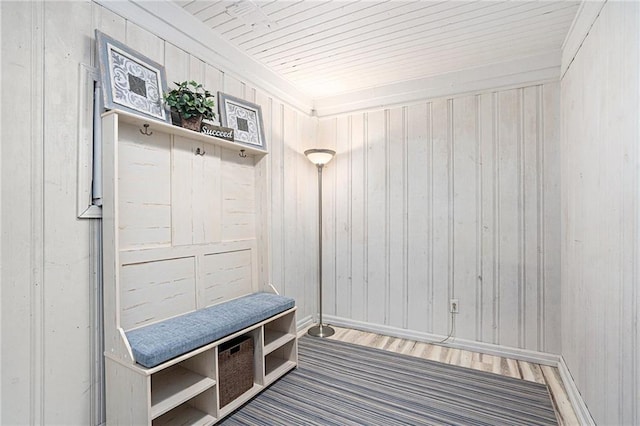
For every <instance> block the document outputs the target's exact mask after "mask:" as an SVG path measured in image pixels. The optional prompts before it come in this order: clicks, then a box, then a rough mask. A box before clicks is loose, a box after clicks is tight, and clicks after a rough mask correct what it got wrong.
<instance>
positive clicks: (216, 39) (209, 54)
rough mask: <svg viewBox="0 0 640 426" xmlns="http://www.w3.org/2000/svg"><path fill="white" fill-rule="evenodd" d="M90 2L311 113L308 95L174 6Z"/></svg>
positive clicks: (141, 1) (137, 1) (135, 1)
mask: <svg viewBox="0 0 640 426" xmlns="http://www.w3.org/2000/svg"><path fill="white" fill-rule="evenodd" d="M94 1H95V2H96V3H98V4H100V5H101V6H103V7H105V8H106V9H109V10H111V11H112V12H114V13H116V14H118V15H120V16H122V17H123V18H125V19H127V20H129V21H131V22H133V23H135V24H136V25H139V26H140V27H142V28H144V29H146V30H148V31H151V32H152V33H153V34H156V35H157V36H159V37H161V38H162V39H164V40H166V41H168V42H169V43H171V44H174V45H175V46H177V47H179V48H181V49H183V50H185V51H186V52H189V53H190V54H192V55H194V56H196V57H198V58H200V59H202V60H204V61H205V62H208V63H209V64H211V65H214V66H216V67H218V68H219V69H220V70H221V71H223V72H225V73H227V74H229V75H232V76H234V77H237V78H239V79H240V80H244V81H246V82H249V83H251V84H254V85H256V87H257V88H258V89H260V90H264V91H266V92H268V93H270V94H272V95H274V96H276V97H278V98H279V99H281V100H282V101H284V102H286V103H288V104H290V105H291V106H293V107H295V108H298V109H300V110H301V111H302V112H304V113H306V114H310V113H311V109H312V105H313V101H312V99H311V98H310V97H309V96H308V95H306V94H305V93H303V92H302V91H300V90H299V89H298V88H297V87H295V86H294V85H292V84H291V83H290V82H289V81H287V80H285V79H283V78H282V77H280V76H279V75H277V74H276V73H275V72H273V71H271V70H269V69H268V68H266V67H265V66H264V65H262V64H261V63H259V62H257V61H256V60H254V59H253V58H251V57H249V56H248V55H246V54H245V53H244V52H241V51H240V50H238V49H237V48H236V47H235V46H233V45H232V44H231V43H229V42H227V41H226V40H224V39H222V38H221V37H220V36H218V35H217V34H215V33H214V32H213V31H211V29H210V28H208V27H207V26H206V25H205V24H203V23H202V22H201V21H200V20H198V19H197V18H196V17H195V16H193V15H191V14H189V13H188V12H187V11H185V10H184V9H183V8H181V7H180V6H178V5H177V4H175V3H173V2H171V1H168V0H166V1H154V2H150V1H144V0H127V1H110V0H94ZM204 40H206V42H204ZM143 53H144V52H143Z"/></svg>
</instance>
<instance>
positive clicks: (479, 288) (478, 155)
mask: <svg viewBox="0 0 640 426" xmlns="http://www.w3.org/2000/svg"><path fill="white" fill-rule="evenodd" d="M474 100H475V103H474V107H475V113H476V116H475V119H476V126H475V127H476V128H475V131H476V134H475V138H476V145H475V148H476V152H475V162H476V191H475V192H476V275H475V282H476V340H482V326H483V321H482V311H483V306H482V301H483V296H484V294H483V285H482V283H483V279H484V278H483V276H482V256H483V244H482V223H483V221H482V217H483V211H482V195H483V194H482V152H481V148H480V147H481V136H480V135H481V134H482V123H481V121H480V95H476V96H474Z"/></svg>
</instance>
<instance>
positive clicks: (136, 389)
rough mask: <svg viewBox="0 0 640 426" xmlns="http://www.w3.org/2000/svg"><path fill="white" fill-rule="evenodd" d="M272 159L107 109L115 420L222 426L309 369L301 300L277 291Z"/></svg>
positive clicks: (109, 393) (105, 171) (107, 310)
mask: <svg viewBox="0 0 640 426" xmlns="http://www.w3.org/2000/svg"><path fill="white" fill-rule="evenodd" d="M240 149H242V152H240ZM239 153H240V154H242V155H239ZM265 156H266V152H264V151H261V150H258V149H254V148H251V147H245V146H239V145H237V144H234V143H233V142H229V141H225V140H222V139H217V138H214V137H211V136H207V135H204V134H201V133H197V132H193V131H190V130H185V129H182V128H179V127H176V126H172V125H170V124H168V123H165V122H159V121H156V120H153V119H147V118H145V117H140V116H138V115H135V114H131V113H127V112H122V111H110V112H107V113H105V114H103V117H102V177H103V207H102V231H103V239H102V242H103V277H104V289H103V299H104V302H103V314H104V315H103V316H104V356H105V358H104V359H105V396H106V423H107V425H148V426H160V425H176V424H179V425H211V424H214V423H216V422H218V421H220V420H221V419H222V418H223V417H225V416H226V415H228V414H230V413H231V412H233V411H234V410H235V409H237V408H239V407H240V406H241V405H242V404H244V403H245V402H247V401H248V400H249V399H250V398H252V397H253V396H255V395H256V394H257V393H259V392H260V391H261V390H262V389H264V388H265V387H266V386H268V385H269V384H271V383H273V382H274V381H275V380H277V379H278V378H279V377H281V376H283V375H284V374H285V373H287V372H288V371H289V370H291V369H293V368H295V367H296V366H297V363H298V345H297V333H296V331H297V330H296V325H297V323H296V307H295V301H294V300H293V299H291V298H288V297H284V296H281V295H278V294H274V293H273V292H272V290H273V287H272V286H271V285H269V284H268V282H269V264H268V259H269V251H268V250H269V241H268V239H267V236H268V234H267V233H265V232H264V231H263V229H264V227H263V226H262V225H261V224H262V223H265V221H266V218H265V217H264V214H265V213H264V212H265V211H266V210H264V208H263V207H262V206H261V203H260V200H264V199H265V197H264V194H263V192H264V190H265V188H266V187H265V185H266V180H265V179H264V176H265V173H266V169H265V167H266V166H267V163H268V162H267V161H266V160H264V158H265Z"/></svg>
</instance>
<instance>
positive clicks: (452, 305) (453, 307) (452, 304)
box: [449, 299, 459, 314]
mask: <svg viewBox="0 0 640 426" xmlns="http://www.w3.org/2000/svg"><path fill="white" fill-rule="evenodd" d="M458 308H459V306H458V299H450V300H449V312H451V313H452V314H457V313H458Z"/></svg>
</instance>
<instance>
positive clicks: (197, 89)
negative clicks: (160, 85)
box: [163, 80, 216, 132]
mask: <svg viewBox="0 0 640 426" xmlns="http://www.w3.org/2000/svg"><path fill="white" fill-rule="evenodd" d="M174 83H175V85H176V86H178V88H177V89H173V90H171V91H170V92H168V93H165V94H164V96H163V98H164V102H165V103H166V104H167V105H169V106H170V107H171V110H172V111H174V112H176V113H177V114H178V115H179V116H180V120H181V125H182V127H184V128H186V129H191V130H195V131H196V132H199V131H200V125H201V124H202V119H203V118H206V119H208V120H213V119H215V115H216V113H215V109H214V107H215V102H214V98H213V95H212V94H211V93H210V92H209V91H208V90H205V89H204V87H202V84H199V83H197V82H195V81H193V80H191V81H183V82H182V83H178V82H174Z"/></svg>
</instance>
